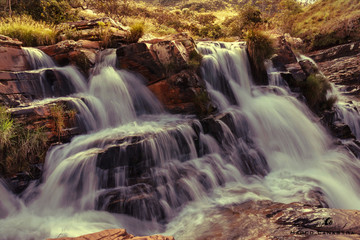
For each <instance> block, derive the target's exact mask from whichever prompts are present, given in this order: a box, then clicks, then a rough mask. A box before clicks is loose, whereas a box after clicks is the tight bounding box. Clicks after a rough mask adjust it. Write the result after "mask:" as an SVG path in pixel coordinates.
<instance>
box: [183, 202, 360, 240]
mask: <svg viewBox="0 0 360 240" xmlns="http://www.w3.org/2000/svg"><path fill="white" fill-rule="evenodd" d="M204 219H211V220H205V221H204V222H203V223H202V224H200V225H196V224H195V225H194V226H193V225H192V226H189V227H190V228H194V229H188V232H192V233H194V232H195V234H192V235H191V236H187V235H185V236H182V237H183V238H184V239H196V240H202V239H254V240H255V239H289V240H292V239H293V240H295V239H303V238H304V239H305V238H306V239H359V237H360V236H359V235H360V228H359V227H358V226H359V221H360V211H355V210H340V209H329V208H319V207H315V206H311V205H307V204H304V203H290V204H283V203H275V202H271V201H257V202H254V201H249V202H245V203H243V204H239V205H233V206H225V207H222V208H221V209H218V210H216V211H214V212H209V213H208V214H207V216H205V218H204ZM195 229H196V230H195ZM193 230H194V231H193Z"/></svg>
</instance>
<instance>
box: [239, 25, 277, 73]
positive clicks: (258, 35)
mask: <svg viewBox="0 0 360 240" xmlns="http://www.w3.org/2000/svg"><path fill="white" fill-rule="evenodd" d="M246 43H247V47H248V53H249V56H250V58H251V60H252V62H253V64H254V65H255V68H256V69H257V70H258V71H263V70H265V66H264V61H265V60H266V59H268V58H270V57H271V55H272V54H273V53H274V52H275V49H274V46H273V41H272V40H271V39H270V37H268V36H267V35H265V34H264V33H263V32H261V31H257V30H250V31H248V33H247V35H246Z"/></svg>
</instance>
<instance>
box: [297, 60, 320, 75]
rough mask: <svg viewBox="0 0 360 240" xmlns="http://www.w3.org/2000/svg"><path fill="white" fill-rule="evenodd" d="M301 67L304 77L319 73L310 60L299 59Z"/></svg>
mask: <svg viewBox="0 0 360 240" xmlns="http://www.w3.org/2000/svg"><path fill="white" fill-rule="evenodd" d="M299 64H300V67H301V69H302V70H303V71H304V73H305V75H306V77H308V76H310V75H312V74H317V73H319V69H318V67H317V65H316V64H315V63H313V62H312V61H310V60H301V61H299Z"/></svg>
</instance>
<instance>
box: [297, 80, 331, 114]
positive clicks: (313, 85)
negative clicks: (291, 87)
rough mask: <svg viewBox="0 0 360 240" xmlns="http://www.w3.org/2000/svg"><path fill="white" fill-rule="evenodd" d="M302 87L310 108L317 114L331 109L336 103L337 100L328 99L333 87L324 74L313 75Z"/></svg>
mask: <svg viewBox="0 0 360 240" xmlns="http://www.w3.org/2000/svg"><path fill="white" fill-rule="evenodd" d="M300 87H301V91H302V93H303V95H304V97H305V98H306V101H307V104H308V106H309V107H310V108H311V109H312V110H314V111H315V112H317V111H323V110H328V109H330V108H331V107H332V106H333V104H334V103H335V101H336V98H329V99H328V98H327V92H328V90H330V89H331V86H330V83H329V82H328V80H327V79H326V78H325V77H324V76H323V75H322V74H311V75H310V76H308V77H307V78H306V80H305V81H304V82H302V83H301V84H300Z"/></svg>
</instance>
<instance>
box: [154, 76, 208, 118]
mask: <svg viewBox="0 0 360 240" xmlns="http://www.w3.org/2000/svg"><path fill="white" fill-rule="evenodd" d="M200 83H201V79H200V78H199V77H198V75H197V74H196V73H195V72H193V71H187V70H184V71H181V72H180V73H177V74H175V75H173V76H171V77H169V78H168V79H166V80H164V81H159V82H156V83H154V84H151V85H149V89H150V90H151V91H152V92H153V93H154V94H155V96H157V97H158V99H159V100H160V102H161V103H162V104H163V105H164V106H165V107H166V109H168V110H169V111H170V112H174V113H177V112H186V113H196V111H197V109H196V107H197V105H198V104H200V103H198V102H196V98H197V96H198V95H199V94H200V93H201V92H202V91H203V89H204V88H205V86H204V85H201V84H200Z"/></svg>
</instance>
